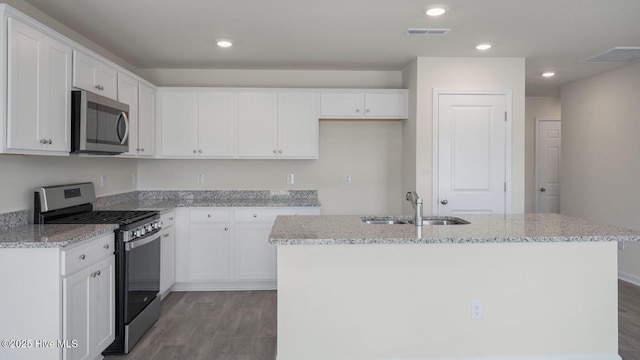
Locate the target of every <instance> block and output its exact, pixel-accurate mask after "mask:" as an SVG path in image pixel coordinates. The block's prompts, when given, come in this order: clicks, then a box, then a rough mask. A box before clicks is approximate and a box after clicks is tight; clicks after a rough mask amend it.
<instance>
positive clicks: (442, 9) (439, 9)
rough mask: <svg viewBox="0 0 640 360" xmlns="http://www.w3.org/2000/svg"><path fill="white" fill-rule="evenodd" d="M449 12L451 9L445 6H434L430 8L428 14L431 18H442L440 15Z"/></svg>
mask: <svg viewBox="0 0 640 360" xmlns="http://www.w3.org/2000/svg"><path fill="white" fill-rule="evenodd" d="M447 10H449V8H448V7H446V6H444V5H434V6H432V7H430V8H428V9H427V11H426V13H427V15H429V16H440V15H442V14H444V13H446V12H447Z"/></svg>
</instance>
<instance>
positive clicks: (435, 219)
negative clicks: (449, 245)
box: [409, 216, 471, 225]
mask: <svg viewBox="0 0 640 360" xmlns="http://www.w3.org/2000/svg"><path fill="white" fill-rule="evenodd" d="M413 223H415V220H414V219H411V220H409V224H413ZM466 224H471V223H470V222H468V221H467V220H463V219H460V218H457V217H453V216H425V217H423V218H422V225H466Z"/></svg>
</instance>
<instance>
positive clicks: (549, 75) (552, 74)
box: [542, 71, 556, 77]
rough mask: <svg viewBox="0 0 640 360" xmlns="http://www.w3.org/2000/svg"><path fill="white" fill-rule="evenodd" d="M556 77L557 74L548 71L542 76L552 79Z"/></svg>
mask: <svg viewBox="0 0 640 360" xmlns="http://www.w3.org/2000/svg"><path fill="white" fill-rule="evenodd" d="M555 75H556V73H554V72H553V71H547V72H543V73H542V76H544V77H552V76H555Z"/></svg>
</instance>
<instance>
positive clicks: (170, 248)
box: [160, 211, 176, 296]
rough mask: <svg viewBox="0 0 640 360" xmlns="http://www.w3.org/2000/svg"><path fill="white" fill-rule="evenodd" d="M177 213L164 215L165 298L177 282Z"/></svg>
mask: <svg viewBox="0 0 640 360" xmlns="http://www.w3.org/2000/svg"><path fill="white" fill-rule="evenodd" d="M175 216H176V215H175V212H174V211H171V212H168V213H166V214H162V216H161V217H160V221H162V231H161V232H160V295H161V296H164V295H165V294H166V293H167V292H168V291H169V289H171V286H172V285H173V283H175V282H176V228H175V226H174V223H175Z"/></svg>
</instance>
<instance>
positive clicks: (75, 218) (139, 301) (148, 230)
mask: <svg viewBox="0 0 640 360" xmlns="http://www.w3.org/2000/svg"><path fill="white" fill-rule="evenodd" d="M95 200H96V196H95V189H94V185H93V183H80V184H69V185H60V186H44V187H39V188H36V189H35V194H34V217H33V218H34V223H36V224H117V225H119V228H118V229H116V230H115V238H116V243H115V263H116V279H115V286H116V289H115V293H116V311H115V313H116V319H115V340H114V342H113V343H112V344H111V345H110V346H109V347H108V348H107V349H106V350H105V351H104V352H103V354H105V355H107V354H126V353H129V351H130V350H131V349H132V348H133V346H134V345H135V344H136V343H137V342H138V340H140V338H142V336H143V335H144V334H145V333H146V332H147V330H148V329H149V328H150V327H151V325H153V323H154V322H155V321H156V320H157V319H158V316H159V315H160V296H159V295H158V294H159V292H160V235H159V231H160V228H161V227H162V223H161V222H160V215H159V214H158V212H157V211H94V210H93V203H94V202H95Z"/></svg>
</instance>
